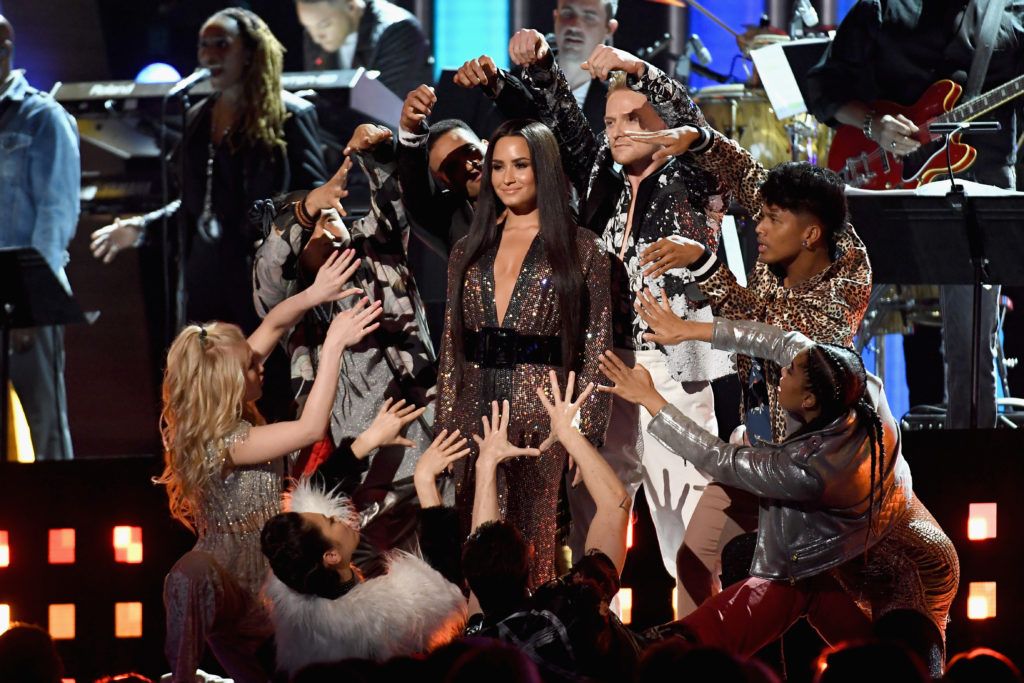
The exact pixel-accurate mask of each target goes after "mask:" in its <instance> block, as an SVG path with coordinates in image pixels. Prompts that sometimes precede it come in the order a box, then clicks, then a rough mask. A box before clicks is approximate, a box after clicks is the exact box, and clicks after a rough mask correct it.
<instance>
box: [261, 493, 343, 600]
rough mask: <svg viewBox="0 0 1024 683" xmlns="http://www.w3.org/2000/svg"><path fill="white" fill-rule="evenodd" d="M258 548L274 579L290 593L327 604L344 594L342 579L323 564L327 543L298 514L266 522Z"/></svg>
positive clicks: (281, 514) (291, 513) (294, 513)
mask: <svg viewBox="0 0 1024 683" xmlns="http://www.w3.org/2000/svg"><path fill="white" fill-rule="evenodd" d="M260 546H261V548H262V550H263V554H264V555H265V556H266V557H267V560H268V562H269V563H270V569H271V570H272V571H273V572H274V576H276V577H277V578H278V579H280V580H281V583H283V584H284V585H286V586H288V587H289V588H291V589H292V590H293V591H295V592H297V593H303V594H305V595H319V596H320V597H322V598H328V599H330V600H333V599H335V598H338V597H340V596H341V595H343V594H344V592H345V588H344V582H343V581H342V580H341V576H340V575H339V574H338V572H336V571H333V570H331V569H328V568H327V567H325V566H324V564H323V557H324V553H326V552H327V551H328V550H330V549H331V545H330V543H328V542H327V539H325V538H324V536H323V534H322V533H320V530H319V529H318V528H316V527H315V526H314V525H313V524H312V523H310V522H307V521H306V520H305V519H303V517H302V515H300V514H299V513H297V512H282V513H280V514H277V515H274V516H273V517H271V518H270V519H268V520H267V523H266V524H264V525H263V531H262V532H261V533H260Z"/></svg>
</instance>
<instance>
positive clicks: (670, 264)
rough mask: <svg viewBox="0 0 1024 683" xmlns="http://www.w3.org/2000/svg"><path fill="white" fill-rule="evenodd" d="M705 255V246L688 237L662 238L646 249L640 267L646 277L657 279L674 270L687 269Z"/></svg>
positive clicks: (641, 256)
mask: <svg viewBox="0 0 1024 683" xmlns="http://www.w3.org/2000/svg"><path fill="white" fill-rule="evenodd" d="M703 253H704V245H703V244H701V243H700V242H698V241H696V240H691V239H689V238H686V237H678V236H676V237H673V238H672V239H668V238H667V237H662V238H661V239H660V240H658V241H657V242H655V243H654V244H652V245H651V246H649V247H647V248H646V249H644V253H643V254H641V255H640V267H641V268H644V277H649V278H655V277H658V276H660V275H664V274H665V273H667V272H668V271H670V270H672V269H673V268H687V267H689V266H690V265H691V264H692V263H693V262H694V261H696V260H697V259H699V258H700V257H701V255H702V254H703Z"/></svg>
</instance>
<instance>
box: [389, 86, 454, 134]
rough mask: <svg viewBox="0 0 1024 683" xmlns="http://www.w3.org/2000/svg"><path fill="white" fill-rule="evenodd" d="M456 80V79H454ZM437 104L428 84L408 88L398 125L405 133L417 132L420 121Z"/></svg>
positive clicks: (428, 114)
mask: <svg viewBox="0 0 1024 683" xmlns="http://www.w3.org/2000/svg"><path fill="white" fill-rule="evenodd" d="M456 82H457V81H456ZM435 104H437V95H435V94H434V89H433V88H431V87H430V86H429V85H421V86H419V87H417V88H416V89H414V90H410V91H409V94H408V95H406V96H405V102H403V103H402V116H401V119H400V120H399V122H398V125H399V127H400V128H401V129H402V130H404V131H405V132H407V133H418V132H419V131H420V123H421V122H422V121H424V120H426V118H427V117H428V116H430V112H432V111H434V105H435Z"/></svg>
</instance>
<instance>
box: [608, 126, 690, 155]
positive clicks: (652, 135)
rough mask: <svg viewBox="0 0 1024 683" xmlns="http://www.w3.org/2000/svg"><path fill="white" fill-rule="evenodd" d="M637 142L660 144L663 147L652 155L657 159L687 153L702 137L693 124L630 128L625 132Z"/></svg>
mask: <svg viewBox="0 0 1024 683" xmlns="http://www.w3.org/2000/svg"><path fill="white" fill-rule="evenodd" d="M623 135H625V136H626V137H628V138H631V139H633V140H636V141H637V142H646V143H648V144H651V145H659V146H660V147H661V149H659V150H657V151H656V152H655V153H654V156H653V157H651V158H652V159H654V160H655V161H657V160H659V159H667V158H669V157H674V156H679V155H680V154H686V152H688V151H689V150H690V145H692V144H693V143H694V142H696V141H697V140H699V139H700V136H701V133H700V131H699V130H698V129H697V128H695V127H693V126H682V127H680V128H669V129H667V130H630V131H626V132H625V133H623Z"/></svg>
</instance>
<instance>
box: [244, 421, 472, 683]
mask: <svg viewBox="0 0 1024 683" xmlns="http://www.w3.org/2000/svg"><path fill="white" fill-rule="evenodd" d="M446 437H447V435H446V434H442V435H440V436H438V438H437V439H435V440H434V442H433V443H432V444H431V446H430V448H429V449H428V450H427V452H425V453H424V454H423V456H422V457H423V458H427V459H442V460H446V461H449V462H450V461H451V460H453V459H455V458H457V457H462V456H465V455H466V454H467V453H469V449H462V447H463V446H464V445H465V440H462V439H455V438H446ZM460 449H462V450H460ZM431 451H434V453H433V454H432V453H431ZM289 498H290V504H289V506H288V507H290V510H289V511H288V512H283V513H281V514H278V515H275V516H274V517H272V518H271V519H270V520H269V521H268V522H267V523H266V524H265V525H264V527H263V534H262V538H261V540H262V545H263V554H264V555H266V556H267V559H268V560H269V561H270V567H271V569H272V571H273V573H272V574H271V575H270V576H269V577H268V578H267V583H266V586H265V589H264V590H265V593H266V595H267V597H268V598H270V601H271V603H272V611H271V619H272V621H273V623H274V631H275V634H276V640H277V664H278V667H279V668H281V669H282V670H284V671H286V672H287V673H288V676H289V677H292V676H294V675H295V674H296V673H297V672H298V671H299V670H300V669H302V668H304V667H306V666H309V665H310V664H317V663H329V662H335V661H339V660H342V659H349V658H353V657H359V658H369V659H375V660H379V661H384V660H386V659H389V658H391V657H395V656H400V655H412V654H416V653H419V652H427V651H430V650H432V649H434V648H435V647H437V646H439V645H443V644H444V643H447V642H448V641H449V640H452V639H453V638H455V637H457V636H459V635H461V634H462V630H463V628H464V627H465V625H466V599H465V598H464V597H463V595H462V591H461V590H460V589H459V588H458V587H457V586H455V585H454V584H452V583H450V582H449V581H448V580H446V579H445V578H444V577H443V576H442V575H441V574H439V573H438V572H437V571H435V570H434V569H432V568H431V567H430V565H428V564H427V563H426V562H425V561H423V560H422V559H420V558H418V557H416V556H414V555H410V554H409V553H407V552H404V551H400V550H396V551H393V552H392V553H391V554H390V556H389V558H388V563H387V564H388V568H387V573H385V574H383V575H382V576H378V577H376V578H372V579H366V580H364V579H363V578H362V576H361V575H360V573H359V570H358V569H356V568H355V566H353V564H352V554H353V552H354V551H355V549H356V546H357V545H358V544H359V516H358V515H357V514H356V511H355V508H354V507H353V506H352V503H351V502H350V501H349V499H348V498H346V497H345V496H344V495H341V494H337V493H335V492H334V491H331V492H327V491H325V490H324V488H323V487H321V486H320V485H318V484H313V483H311V482H310V480H308V479H303V480H302V481H300V482H299V485H298V486H297V487H296V488H295V490H293V491H292V492H291V494H290V496H289Z"/></svg>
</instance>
